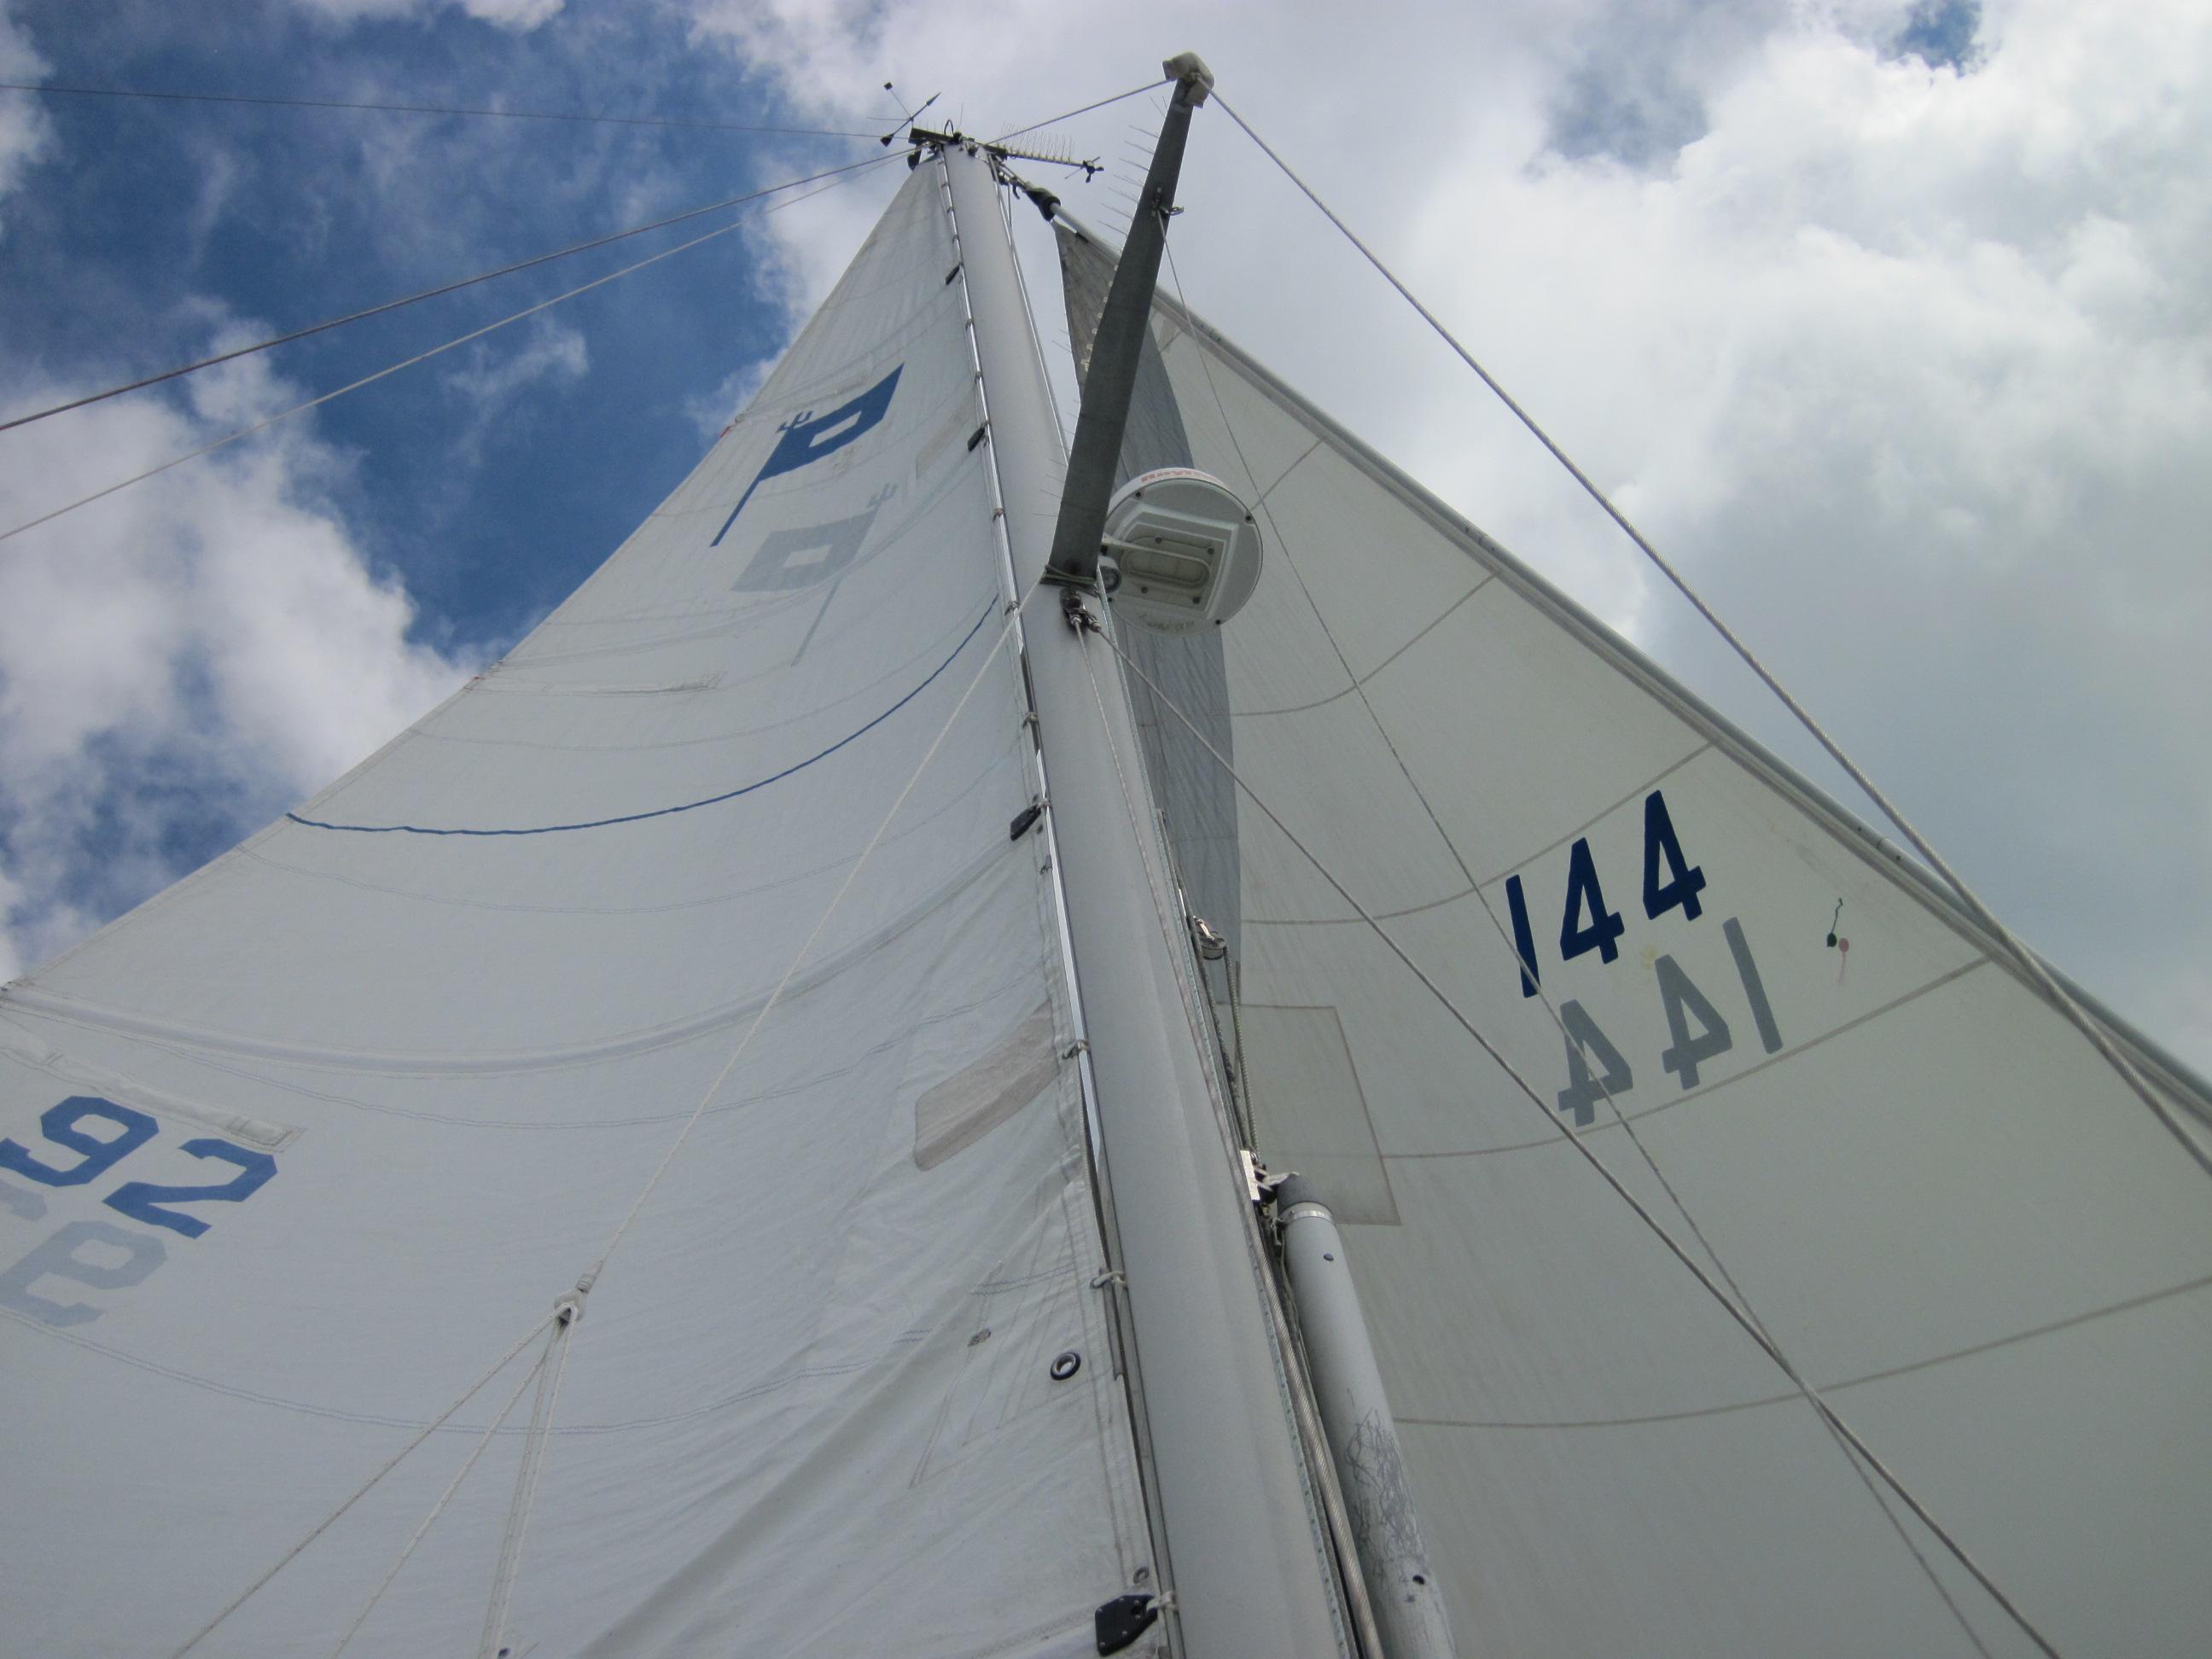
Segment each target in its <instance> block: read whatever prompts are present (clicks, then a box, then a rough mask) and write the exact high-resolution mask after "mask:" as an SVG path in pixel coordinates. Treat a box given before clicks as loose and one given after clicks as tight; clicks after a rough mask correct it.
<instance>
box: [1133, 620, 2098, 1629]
mask: <svg viewBox="0 0 2212 1659" xmlns="http://www.w3.org/2000/svg"><path fill="white" fill-rule="evenodd" d="M1099 637H1100V638H1102V639H1104V640H1105V641H1106V647H1107V648H1108V649H1109V650H1110V651H1112V652H1113V653H1114V654H1115V656H1117V657H1119V658H1121V662H1122V665H1124V666H1125V667H1127V669H1128V671H1130V672H1131V673H1133V674H1134V675H1135V676H1136V677H1137V678H1139V679H1140V680H1142V681H1143V682H1144V683H1145V684H1146V687H1147V688H1149V689H1150V690H1151V691H1152V695H1153V696H1154V697H1156V698H1158V700H1159V702H1160V706H1161V707H1162V708H1165V709H1166V710H1167V711H1168V712H1169V713H1170V714H1173V715H1174V716H1175V717H1176V719H1177V720H1181V721H1182V724H1183V726H1184V728H1185V729H1186V730H1188V732H1190V734H1191V736H1192V737H1194V738H1196V739H1197V740H1198V743H1199V745H1200V747H1201V748H1203V749H1204V750H1206V753H1207V754H1209V755H1211V756H1212V757H1213V760H1214V763H1215V764H1216V765H1218V766H1219V767H1220V768H1221V769H1222V770H1223V771H1224V772H1225V773H1227V774H1228V775H1229V777H1230V780H1231V781H1232V782H1234V783H1235V784H1236V785H1237V787H1238V788H1239V789H1241V790H1243V792H1244V793H1245V795H1246V797H1247V798H1249V799H1250V801H1251V802H1252V804H1253V805H1255V807H1257V808H1258V809H1259V810H1260V811H1261V814H1262V815H1264V816H1265V817H1266V818H1267V821H1268V822H1269V823H1272V824H1273V825H1274V826H1275V828H1276V829H1279V830H1280V831H1281V832H1282V834H1283V836H1284V839H1285V840H1286V841H1288V842H1290V843H1291V846H1293V847H1295V848H1297V850H1298V852H1299V854H1301V855H1302V856H1303V857H1304V859H1305V860H1306V862H1307V863H1308V864H1310V865H1311V866H1313V868H1314V872H1315V873H1316V874H1317V875H1319V876H1320V877H1321V878H1322V880H1323V881H1325V882H1327V883H1328V884H1329V886H1330V887H1331V888H1332V889H1334V891H1335V893H1336V896H1338V897H1339V898H1340V899H1342V900H1343V901H1344V902H1345V903H1346V904H1348V905H1350V906H1351V907H1352V909H1353V910H1355V911H1356V912H1358V915H1359V919H1360V920H1361V921H1364V922H1365V923H1366V924H1367V926H1368V927H1369V928H1370V929H1371V930H1372V931H1373V933H1374V934H1375V936H1376V938H1377V939H1381V940H1382V941H1383V945H1385V946H1386V947H1387V948H1388V949H1389V951H1390V953H1391V954H1392V955H1393V956H1395V957H1397V958H1398V960H1399V961H1400V962H1401V963H1403V964H1404V965H1405V968H1406V969H1407V972H1409V973H1411V974H1412V975H1413V977H1414V978H1415V979H1417V980H1419V981H1420V983H1421V985H1422V986H1423V987H1424V988H1425V989H1426V990H1427V991H1428V993H1429V994H1430V995H1431V996H1433V997H1434V998H1435V999H1436V1000H1437V1003H1438V1004H1439V1005H1440V1006H1442V1007H1443V1010H1444V1012H1446V1013H1447V1014H1449V1015H1450V1017H1451V1018H1452V1019H1453V1021H1454V1022H1455V1024H1457V1025H1458V1026H1459V1027H1460V1029H1461V1030H1463V1031H1465V1032H1466V1033H1467V1034H1468V1036H1470V1037H1472V1038H1474V1041H1475V1043H1476V1045H1477V1046H1478V1047H1480V1048H1481V1049H1482V1051H1483V1052H1484V1053H1485V1054H1488V1055H1489V1056H1490V1057H1491V1059H1492V1060H1495V1061H1496V1062H1497V1063H1498V1069H1499V1070H1500V1071H1502V1072H1504V1073H1505V1075H1506V1076H1507V1077H1508V1078H1510V1079H1512V1081H1513V1083H1514V1085H1515V1086H1516V1087H1517V1088H1518V1089H1519V1090H1520V1091H1521V1092H1522V1094H1523V1095H1525V1096H1527V1097H1528V1100H1529V1102H1530V1103H1532V1104H1533V1105H1534V1106H1535V1108H1536V1109H1537V1111H1538V1112H1539V1113H1540V1114H1541V1115H1542V1117H1543V1119H1544V1121H1545V1122H1546V1123H1547V1124H1548V1125H1550V1126H1551V1127H1552V1128H1553V1130H1554V1131H1555V1132H1557V1133H1559V1135H1560V1136H1561V1137H1562V1138H1563V1139H1565V1141H1566V1143H1567V1145H1568V1146H1571V1147H1573V1148H1574V1149H1575V1151H1576V1152H1577V1154H1579V1155H1580V1156H1581V1158H1583V1161H1584V1162H1585V1163H1587V1164H1589V1166H1590V1167H1591V1168H1592V1169H1593V1170H1596V1171H1597V1173H1598V1175H1599V1176H1601V1178H1602V1179H1603V1180H1604V1182H1605V1183H1606V1184H1607V1186H1609V1187H1611V1188H1613V1192H1614V1193H1615V1194H1617V1195H1618V1196H1619V1197H1620V1200H1621V1201H1622V1202H1623V1203H1625V1204H1626V1205H1627V1206H1628V1207H1629V1208H1630V1209H1631V1210H1632V1211H1634V1212H1635V1213H1636V1216H1637V1218H1638V1219H1639V1220H1641V1221H1642V1222H1643V1223H1644V1225H1645V1226H1646V1227H1647V1228H1649V1229H1650V1231H1651V1232H1652V1234H1653V1235H1654V1236H1655V1237H1657V1238H1658V1240H1659V1242H1660V1243H1662V1244H1664V1245H1665V1246H1666V1247H1667V1249H1668V1251H1669V1252H1671V1253H1672V1254H1673V1255H1674V1258H1675V1260H1676V1261H1680V1263H1681V1264H1682V1265H1683V1266H1684V1267H1686V1268H1687V1269H1689V1271H1690V1273H1691V1275H1692V1277H1693V1278H1695V1279H1697V1281H1698V1283H1699V1285H1703V1286H1704V1287H1705V1291H1706V1292H1707V1293H1708V1294H1709V1295H1710V1296H1711V1297H1712V1298H1713V1300H1714V1301H1716V1302H1717V1303H1718V1304H1720V1305H1721V1307H1722V1309H1723V1310H1725V1311H1726V1312H1727V1314H1728V1316H1729V1318H1731V1319H1733V1320H1734V1321H1735V1322H1736V1324H1737V1325H1738V1326H1739V1327H1741V1328H1742V1330H1743V1332H1744V1334H1746V1335H1747V1336H1748V1337H1750V1338H1751V1340H1753V1342H1755V1343H1757V1344H1758V1345H1759V1348H1760V1349H1761V1351H1763V1352H1765V1355H1766V1357H1767V1358H1769V1359H1771V1360H1772V1361H1773V1362H1774V1364H1775V1365H1776V1367H1777V1368H1778V1369H1779V1370H1780V1371H1781V1372H1782V1374H1783V1376H1785V1377H1787V1378H1788V1379H1789V1380H1790V1383H1792V1384H1793V1385H1794V1386H1795V1387H1796V1389H1797V1391H1798V1392H1799V1393H1800V1394H1802V1395H1804V1397H1805V1399H1806V1401H1808V1403H1809V1404H1810V1405H1811V1406H1812V1407H1813V1408H1814V1410H1815V1411H1816V1412H1818V1413H1820V1416H1821V1418H1822V1419H1825V1420H1826V1422H1827V1424H1828V1425H1830V1427H1831V1428H1832V1431H1834V1432H1835V1433H1836V1434H1837V1435H1838V1437H1841V1438H1842V1439H1843V1440H1844V1441H1845V1442H1846V1443H1848V1444H1849V1445H1850V1448H1851V1449H1853V1450H1854V1451H1856V1452H1857V1454H1858V1455H1860V1456H1861V1457H1863V1458H1864V1459H1865V1460H1866V1462H1867V1464H1868V1466H1869V1468H1872V1469H1873V1470H1874V1471H1875V1473H1876V1474H1880V1475H1881V1478H1882V1480H1883V1481H1884V1482H1885V1483H1886V1484H1887V1486H1889V1488H1890V1490H1891V1491H1892V1492H1895V1493H1896V1494H1897V1496H1898V1497H1899V1499H1900V1500H1902V1501H1903V1503H1904V1504H1905V1507H1906V1508H1907V1509H1909V1510H1911V1511H1912V1513H1913V1514H1914V1515H1916V1516H1918V1517H1919V1518H1920V1521H1921V1522H1922V1524H1923V1525H1924V1526H1925V1527H1927V1528H1928V1529H1929V1531H1930V1532H1931V1533H1933V1534H1935V1535H1936V1537H1937V1538H1938V1539H1939V1540H1941V1541H1942V1544H1943V1547H1945V1548H1946V1549H1948V1551H1949V1552H1950V1553H1951V1554H1952V1556H1953V1558H1954V1559H1956V1560H1957V1561H1958V1563H1959V1565H1961V1566H1962V1567H1964V1568H1966V1571H1968V1572H1970V1573H1972V1575H1973V1577H1974V1580H1975V1582H1976V1583H1978V1584H1980V1585H1981V1587H1982V1588H1983V1589H1984V1590H1986V1591H1987V1592H1988V1593H1989V1595H1990V1599H1991V1600H1992V1601H1995V1602H1996V1604H1997V1605H1998V1606H1999V1607H2002V1608H2003V1609H2004V1610H2005V1612H2006V1613H2007V1614H2008V1615H2009V1616H2010V1617H2011V1619H2012V1620H2013V1622H2014V1623H2015V1624H2016V1625H2017V1626H2020V1628H2021V1631H2022V1632H2024V1633H2025V1634H2026V1635H2027V1638H2028V1639H2029V1640H2030V1641H2032V1642H2033V1643H2034V1644H2035V1645H2036V1647H2037V1648H2038V1649H2039V1650H2041V1651H2042V1652H2043V1653H2044V1654H2045V1655H2046V1656H2048V1659H2059V1656H2058V1650H2057V1649H2056V1648H2054V1647H2053V1646H2052V1645H2051V1643H2050V1641H2049V1640H2048V1639H2047V1638H2045V1636H2044V1634H2043V1632H2041V1631H2040V1630H2039V1629H2037V1627H2036V1626H2035V1625H2034V1624H2033V1622H2031V1621H2030V1620H2029V1619H2028V1617H2027V1614H2026V1613H2022V1612H2021V1609H2020V1608H2019V1607H2017V1606H2015V1604H2014V1602H2013V1601H2012V1599H2011V1597H2009V1596H2008V1595H2006V1594H2005V1593H2004V1592H2003V1591H2002V1589H1998V1587H1997V1585H1996V1581H1995V1580H1994V1579H1992V1578H1991V1577H1990V1576H1989V1574H1988V1573H1987V1572H1986V1571H1984V1570H1983V1568H1982V1566H1981V1565H1980V1564H1979V1563H1978V1562H1977V1561H1976V1560H1975V1559H1974V1558H1973V1557H1972V1556H1971V1555H1969V1554H1968V1553H1966V1548H1965V1547H1964V1546H1963V1545H1961V1544H1960V1542H1959V1541H1958V1540H1956V1539H1955V1538H1954V1537H1953V1536H1952V1535H1951V1534H1950V1533H1949V1531H1948V1529H1946V1528H1944V1527H1943V1526H1942V1524H1941V1523H1940V1522H1937V1521H1936V1517H1935V1516H1932V1515H1930V1514H1929V1512H1928V1510H1927V1508H1926V1506H1925V1505H1924V1504H1922V1503H1921V1501H1920V1500H1919V1499H1918V1498H1916V1497H1915V1496H1913V1494H1912V1492H1911V1490H1910V1489H1908V1488H1907V1487H1906V1486H1905V1483H1904V1482H1903V1480H1900V1479H1899V1477H1898V1475H1897V1474H1895V1472H1894V1471H1893V1470H1892V1469H1891V1468H1890V1467H1889V1466H1888V1465H1887V1463H1885V1462H1882V1461H1881V1459H1880V1458H1879V1457H1877V1456H1875V1454H1874V1451H1873V1449H1871V1448H1869V1446H1868V1445H1867V1443H1866V1442H1865V1441H1863V1440H1862V1439H1861V1438H1860V1437H1859V1435H1858V1431H1857V1430H1855V1429H1853V1428H1852V1427H1851V1426H1850V1425H1849V1424H1848V1423H1846V1422H1844V1419H1842V1418H1841V1417H1840V1416H1838V1414H1837V1413H1836V1410H1835V1408H1834V1407H1832V1406H1831V1405H1829V1403H1828V1402H1827V1401H1826V1398H1825V1397H1824V1396H1823V1395H1821V1393H1820V1390H1819V1389H1816V1388H1814V1386H1813V1384H1812V1383H1809V1382H1808V1381H1807V1380H1806V1378H1805V1377H1804V1376H1802V1374H1801V1373H1800V1372H1799V1371H1798V1370H1797V1368H1796V1365H1795V1364H1792V1363H1791V1362H1790V1358H1789V1357H1788V1356H1787V1355H1786V1354H1784V1352H1783V1351H1782V1349H1781V1347H1780V1346H1779V1345H1778V1344H1777V1343H1776V1341H1775V1340H1774V1339H1773V1338H1772V1337H1771V1336H1769V1335H1768V1334H1767V1333H1766V1331H1765V1328H1764V1327H1763V1326H1761V1325H1760V1324H1759V1322H1758V1321H1757V1320H1756V1319H1754V1318H1753V1317H1752V1316H1751V1315H1750V1313H1749V1312H1748V1311H1747V1310H1745V1309H1744V1308H1743V1307H1741V1306H1740V1305H1739V1304H1737V1302H1736V1300H1735V1297H1731V1296H1730V1295H1729V1293H1728V1292H1727V1291H1725V1290H1723V1288H1722V1287H1721V1285H1720V1284H1719V1283H1718V1282H1717V1280H1716V1279H1714V1278H1713V1276H1712V1275H1711V1273H1707V1272H1706V1271H1705V1267H1703V1266H1702V1265H1701V1264H1700V1263H1699V1261H1698V1260H1697V1258H1696V1257H1695V1256H1693V1255H1691V1254H1690V1252H1689V1250H1688V1249H1687V1248H1686V1247H1685V1246H1684V1245H1683V1243H1681V1241H1680V1240H1679V1239H1677V1238H1676V1237H1674V1234H1673V1233H1671V1232H1669V1231H1668V1230H1667V1227H1666V1225H1665V1224H1663V1223H1662V1222H1661V1221H1660V1219H1659V1218H1658V1217H1656V1215H1654V1214H1652V1212H1651V1211H1650V1209H1649V1208H1648V1207H1647V1206H1645V1205H1644V1201H1643V1200H1641V1199H1639V1198H1638V1197H1637V1196H1636V1194H1633V1193H1632V1192H1631V1191H1629V1189H1628V1188H1627V1187H1626V1186H1625V1185H1624V1184H1623V1183H1622V1182H1621V1180H1620V1176H1617V1175H1615V1174H1614V1173H1613V1170H1612V1167H1611V1166H1610V1165H1608V1164H1607V1163H1606V1161H1605V1160H1604V1159H1603V1158H1600V1157H1599V1156H1598V1155H1597V1153H1596V1152H1593V1151H1592V1150H1591V1149H1590V1147H1589V1146H1588V1144H1586V1143H1585V1141H1584V1140H1583V1138H1582V1137H1581V1136H1580V1135H1577V1134H1576V1133H1573V1132H1572V1131H1571V1130H1570V1129H1569V1128H1568V1127H1566V1126H1565V1124H1563V1123H1561V1122H1560V1121H1559V1118H1558V1116H1557V1115H1555V1114H1554V1113H1553V1110H1552V1109H1551V1108H1550V1107H1549V1106H1547V1105H1546V1104H1545V1103H1544V1099H1543V1097H1542V1096H1541V1095H1540V1094H1538V1093H1537V1092H1536V1091H1535V1089H1534V1087H1533V1086H1532V1085H1530V1083H1529V1082H1528V1079H1526V1078H1524V1077H1523V1076H1522V1075H1521V1073H1520V1072H1519V1071H1518V1070H1516V1068H1515V1067H1514V1066H1513V1063H1512V1062H1511V1061H1510V1060H1507V1059H1506V1058H1505V1056H1504V1054H1501V1053H1500V1052H1499V1051H1498V1048H1497V1047H1496V1046H1495V1045H1494V1044H1492V1042H1491V1041H1490V1039H1489V1038H1488V1037H1486V1036H1484V1035H1483V1034H1482V1032H1481V1030H1480V1029H1479V1028H1478V1027H1477V1026H1476V1025H1475V1024H1474V1021H1473V1020H1472V1019H1470V1018H1468V1015H1467V1014H1466V1013H1465V1012H1463V1011H1462V1009H1461V1008H1460V1006H1459V1005H1458V1004H1456V1003H1455V1002H1454V1001H1453V1000H1451V998H1450V997H1449V996H1448V995H1446V994H1445V993H1444V991H1443V988H1442V987H1440V986H1438V985H1437V982H1436V981H1434V980H1433V979H1431V977H1430V976H1429V975H1428V973H1427V972H1426V971H1425V969H1423V968H1422V967H1421V965H1420V964H1419V963H1417V962H1415V961H1414V960H1413V957H1411V956H1409V955H1407V952H1406V950H1405V947H1404V946H1402V945H1400V944H1399V943H1398V941H1397V940H1396V939H1395V938H1393V937H1392V936H1391V933H1390V931H1389V929H1388V928H1386V927H1383V924H1382V923H1381V922H1380V921H1376V918H1375V916H1374V915H1373V914H1372V913H1371V912H1370V911H1369V910H1368V908H1367V907H1366V906H1365V905H1364V904H1362V903H1360V902H1359V901H1358V899H1356V898H1354V897H1353V896H1352V893H1351V891H1350V890H1348V889H1347V888H1346V886H1345V885H1344V884H1343V883H1342V882H1340V881H1339V880H1338V879H1337V878H1336V877H1335V875H1334V873H1332V872H1330V870H1329V869H1328V866H1326V865H1324V864H1323V863H1322V861H1321V860H1320V859H1319V858H1317V857H1316V856H1315V854H1314V852H1313V849H1312V848H1309V847H1308V846H1307V845H1306V844H1305V842H1304V841H1302V840H1300V839H1299V838H1298V836H1297V832H1296V831H1294V830H1293V829H1291V827H1290V825H1289V824H1287V823H1284V822H1283V820H1282V818H1281V817H1280V816H1279V814H1278V813H1277V812H1276V811H1275V810H1274V808H1273V807H1272V806H1270V805H1268V804H1267V801H1266V800H1265V799H1262V798H1261V796H1260V794H1259V793H1258V792H1256V791H1255V789H1254V788H1253V787H1252V786H1251V785H1250V784H1249V783H1247V782H1246V781H1244V778H1243V775H1242V774H1240V773H1239V772H1238V771H1237V769H1236V767H1235V766H1233V765H1231V763H1230V762H1229V760H1228V758H1227V757H1225V756H1224V755H1223V754H1222V752H1221V751H1220V750H1218V749H1217V748H1215V747H1214V746H1213V744H1212V742H1210V741H1209V740H1208V739H1207V738H1206V734H1205V733H1204V732H1201V731H1200V730H1199V728H1198V726H1197V724H1196V722H1194V720H1192V719H1191V718H1190V716H1189V715H1188V714H1185V713H1184V712H1183V711H1182V708H1180V707H1178V706H1177V705H1176V702H1175V701H1174V700H1173V699H1172V698H1170V696H1168V694H1167V693H1166V692H1165V691H1164V690H1161V689H1160V687H1159V686H1158V684H1156V683H1155V682H1154V681H1153V680H1152V677H1151V676H1150V675H1148V674H1146V672H1145V671H1144V670H1143V669H1142V668H1140V667H1139V666H1138V665H1137V664H1136V663H1134V662H1133V661H1132V660H1131V659H1130V658H1129V657H1128V655H1127V653H1124V652H1123V651H1122V650H1121V647H1120V646H1118V645H1116V644H1115V642H1114V641H1113V639H1112V638H1111V637H1110V636H1109V635H1104V634H1103V633H1102V634H1101V635H1100V636H1099Z"/></svg>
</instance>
